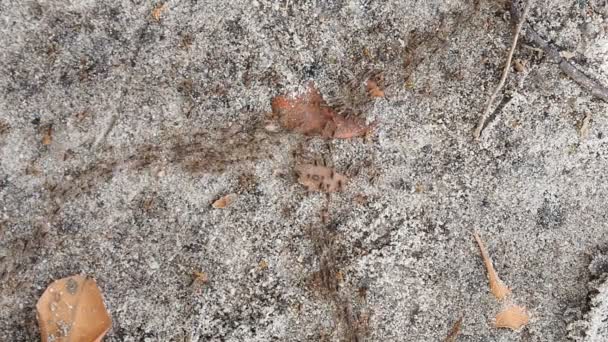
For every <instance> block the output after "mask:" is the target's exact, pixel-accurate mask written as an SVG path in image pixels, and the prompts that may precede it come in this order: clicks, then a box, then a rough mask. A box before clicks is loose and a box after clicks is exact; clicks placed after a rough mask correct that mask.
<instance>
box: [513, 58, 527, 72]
mask: <svg viewBox="0 0 608 342" xmlns="http://www.w3.org/2000/svg"><path fill="white" fill-rule="evenodd" d="M513 68H515V71H517V72H524V71H526V64H525V63H524V61H522V60H521V59H516V60H514V61H513Z"/></svg>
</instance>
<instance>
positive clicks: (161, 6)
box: [151, 2, 167, 21]
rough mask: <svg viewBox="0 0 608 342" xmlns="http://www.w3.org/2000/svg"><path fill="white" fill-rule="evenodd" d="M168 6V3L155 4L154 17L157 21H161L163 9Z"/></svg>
mask: <svg viewBox="0 0 608 342" xmlns="http://www.w3.org/2000/svg"><path fill="white" fill-rule="evenodd" d="M166 7H167V4H165V3H160V2H159V3H157V4H156V6H154V9H152V14H151V15H152V19H154V20H156V21H160V16H161V14H162V13H163V11H164V10H165V8H166Z"/></svg>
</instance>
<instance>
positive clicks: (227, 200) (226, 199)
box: [211, 194, 236, 209]
mask: <svg viewBox="0 0 608 342" xmlns="http://www.w3.org/2000/svg"><path fill="white" fill-rule="evenodd" d="M235 199H236V194H228V195H226V196H222V197H220V198H218V199H217V200H215V202H213V204H211V206H212V207H214V208H216V209H224V208H226V207H228V206H230V205H231V204H232V203H233V202H234V200H235Z"/></svg>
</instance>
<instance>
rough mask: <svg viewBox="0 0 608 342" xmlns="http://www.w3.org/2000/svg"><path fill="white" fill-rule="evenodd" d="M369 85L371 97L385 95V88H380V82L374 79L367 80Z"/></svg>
mask: <svg viewBox="0 0 608 342" xmlns="http://www.w3.org/2000/svg"><path fill="white" fill-rule="evenodd" d="M365 86H366V87H367V92H368V93H369V96H371V97H384V90H382V89H380V87H379V86H378V83H377V82H376V81H374V80H367V82H366V83H365Z"/></svg>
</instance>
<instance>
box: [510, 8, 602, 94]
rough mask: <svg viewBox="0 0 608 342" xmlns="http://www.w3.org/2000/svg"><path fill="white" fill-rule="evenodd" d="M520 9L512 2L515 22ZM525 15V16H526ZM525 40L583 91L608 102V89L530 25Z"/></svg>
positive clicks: (512, 14) (526, 29) (527, 26)
mask: <svg viewBox="0 0 608 342" xmlns="http://www.w3.org/2000/svg"><path fill="white" fill-rule="evenodd" d="M520 13H521V12H520V8H519V7H518V6H517V1H516V0H513V1H512V2H511V16H512V18H513V20H517V18H519V17H520ZM524 15H525V14H524ZM525 38H526V40H528V41H529V42H530V43H532V44H533V45H536V46H537V47H539V48H541V49H542V50H543V51H544V52H545V54H546V55H547V56H548V57H549V59H550V60H551V61H553V62H555V63H557V64H558V65H559V68H560V69H561V70H562V71H563V72H564V74H566V75H567V76H568V77H570V78H571V79H572V80H573V81H574V82H576V83H578V85H580V86H581V87H582V88H583V89H585V90H587V91H588V92H589V93H591V95H593V96H595V97H597V98H599V99H601V100H603V101H605V102H608V88H607V87H605V86H603V85H601V84H600V83H599V82H598V81H596V80H594V79H592V78H591V77H589V76H587V75H585V74H584V73H583V72H582V71H580V70H579V69H577V68H576V67H575V66H574V65H572V64H571V63H570V62H568V61H567V60H566V59H565V58H563V57H562V56H561V55H560V53H559V50H558V49H557V48H556V47H555V46H553V45H551V44H549V43H548V42H547V41H546V40H544V39H543V38H542V37H541V36H540V35H539V34H538V33H536V31H535V30H534V29H533V28H532V25H530V24H529V23H528V24H527V25H526V27H525Z"/></svg>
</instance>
